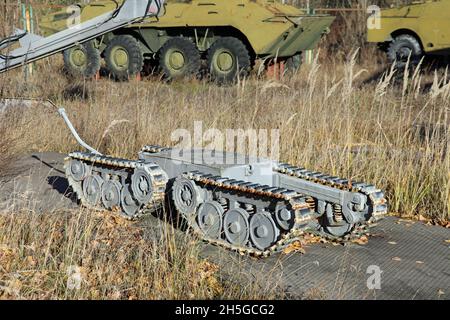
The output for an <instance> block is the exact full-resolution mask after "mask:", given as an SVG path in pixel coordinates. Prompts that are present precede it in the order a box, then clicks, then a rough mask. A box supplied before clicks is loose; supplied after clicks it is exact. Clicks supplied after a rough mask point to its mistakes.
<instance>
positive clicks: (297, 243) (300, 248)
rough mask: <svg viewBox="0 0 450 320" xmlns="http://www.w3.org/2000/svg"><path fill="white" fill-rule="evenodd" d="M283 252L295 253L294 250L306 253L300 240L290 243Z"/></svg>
mask: <svg viewBox="0 0 450 320" xmlns="http://www.w3.org/2000/svg"><path fill="white" fill-rule="evenodd" d="M283 252H284V253H285V254H290V253H294V252H300V253H302V254H305V253H306V251H305V249H304V248H303V245H302V243H301V242H300V241H295V242H294V243H292V244H290V245H289V246H287V247H286V248H285V249H284V250H283Z"/></svg>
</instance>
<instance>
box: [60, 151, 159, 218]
mask: <svg viewBox="0 0 450 320" xmlns="http://www.w3.org/2000/svg"><path fill="white" fill-rule="evenodd" d="M72 160H80V161H83V162H84V163H86V164H89V165H91V166H100V167H104V168H112V169H113V170H123V169H125V170H136V169H139V168H142V167H144V166H147V167H149V168H150V170H149V174H150V176H151V177H152V182H153V185H152V190H153V194H152V198H151V201H149V202H148V203H147V204H145V205H144V206H142V207H141V208H140V210H139V211H138V212H137V213H136V214H135V215H134V216H127V215H125V214H123V213H122V214H121V215H122V216H123V217H124V218H126V219H129V220H132V219H136V218H139V217H141V216H142V215H144V214H145V212H148V211H149V210H150V211H155V210H156V209H158V208H159V207H161V206H162V205H163V202H164V199H165V190H166V185H167V182H168V177H167V174H166V173H165V172H164V171H163V170H162V169H161V168H160V167H159V166H158V165H156V164H148V163H145V162H144V161H140V160H138V161H133V160H127V159H120V158H114V157H108V156H102V155H94V154H92V153H83V152H74V153H70V154H69V156H68V157H66V158H65V159H64V169H65V171H66V177H67V179H68V181H69V185H70V186H71V187H72V188H73V190H74V191H75V193H76V194H77V197H78V200H80V201H81V203H82V204H83V206H85V207H88V208H91V209H95V210H106V209H105V208H103V207H99V206H95V207H92V206H91V205H89V203H88V201H87V199H86V198H85V197H84V193H83V190H82V187H81V183H79V182H77V181H75V180H74V179H73V178H72V176H71V174H70V173H69V165H70V162H71V161H72Z"/></svg>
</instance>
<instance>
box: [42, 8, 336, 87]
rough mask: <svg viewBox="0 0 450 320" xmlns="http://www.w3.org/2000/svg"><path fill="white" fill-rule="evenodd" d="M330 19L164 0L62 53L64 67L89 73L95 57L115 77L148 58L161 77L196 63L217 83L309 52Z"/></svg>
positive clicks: (48, 25) (183, 72)
mask: <svg viewBox="0 0 450 320" xmlns="http://www.w3.org/2000/svg"><path fill="white" fill-rule="evenodd" d="M113 6H114V2H113V1H98V2H94V3H90V4H86V5H80V6H79V7H80V10H81V17H82V19H88V18H91V17H93V16H96V15H98V14H99V12H101V11H104V10H106V11H107V10H110V9H109V7H113ZM68 16H70V13H67V12H66V10H64V11H61V12H56V13H54V14H51V15H48V16H46V17H43V19H42V20H41V23H40V29H41V31H42V32H43V33H44V34H46V35H49V34H52V33H53V32H57V31H59V30H61V29H62V28H65V27H66V20H67V18H68ZM333 20H334V17H332V16H328V15H308V14H306V12H305V11H303V10H300V9H297V8H295V7H293V6H289V5H285V4H282V3H281V2H280V1H274V0H211V1H205V0H190V1H180V0H169V1H166V5H165V12H164V13H163V14H162V15H161V16H160V17H159V18H155V17H151V18H148V19H146V20H145V21H144V22H141V23H138V24H132V25H130V26H128V27H125V28H122V29H120V30H116V31H114V32H111V33H109V34H107V35H105V36H102V37H99V38H97V39H95V41H93V42H91V43H89V44H86V45H83V46H79V47H78V48H73V49H70V50H68V51H66V52H65V53H64V60H65V66H66V69H68V70H69V71H70V72H71V73H74V74H80V73H81V74H84V75H85V76H92V75H93V74H94V73H95V72H97V71H98V69H99V68H100V57H102V58H104V59H105V61H106V66H107V69H108V70H109V72H110V74H112V75H113V76H114V77H115V78H117V79H119V80H125V79H128V77H129V76H133V75H135V74H137V73H139V72H140V71H141V69H142V68H143V64H144V60H149V61H152V62H153V64H154V65H156V66H158V69H159V70H160V71H161V72H162V73H163V75H164V76H165V77H166V78H177V77H185V76H196V75H197V74H199V73H200V70H201V69H202V67H204V69H206V71H207V72H208V73H209V74H210V76H211V77H212V78H213V79H214V80H217V81H221V82H230V81H233V80H234V79H235V78H236V75H238V74H240V75H247V74H248V73H249V72H250V71H251V69H252V68H253V66H254V65H255V60H256V59H263V60H266V61H269V60H271V59H274V58H277V59H278V61H287V60H289V61H287V62H289V63H288V65H291V66H295V67H298V66H299V61H300V59H299V57H300V55H301V53H302V52H303V51H305V50H310V49H313V48H314V47H315V46H316V45H317V44H318V42H319V40H320V39H321V38H322V36H323V35H324V34H326V33H327V32H328V30H329V26H330V25H331V23H332V22H333Z"/></svg>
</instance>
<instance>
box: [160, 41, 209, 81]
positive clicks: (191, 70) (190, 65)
mask: <svg viewBox="0 0 450 320" xmlns="http://www.w3.org/2000/svg"><path fill="white" fill-rule="evenodd" d="M158 62H159V68H160V70H161V73H162V74H163V76H164V78H165V79H168V80H171V79H179V78H184V77H197V76H198V75H199V73H200V68H201V58H200V52H199V51H198V49H197V47H196V45H195V44H194V43H193V42H192V41H191V40H189V39H187V38H182V37H176V38H171V39H169V40H168V41H167V42H166V43H165V44H164V45H163V46H162V48H161V49H160V50H159V53H158Z"/></svg>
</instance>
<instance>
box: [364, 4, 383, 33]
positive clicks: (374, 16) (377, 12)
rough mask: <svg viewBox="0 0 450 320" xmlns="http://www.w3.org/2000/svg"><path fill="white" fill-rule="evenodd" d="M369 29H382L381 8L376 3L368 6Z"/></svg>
mask: <svg viewBox="0 0 450 320" xmlns="http://www.w3.org/2000/svg"><path fill="white" fill-rule="evenodd" d="M367 14H369V17H368V18H367V29H368V30H380V29H381V8H380V7H379V6H376V5H371V6H368V7H367Z"/></svg>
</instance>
